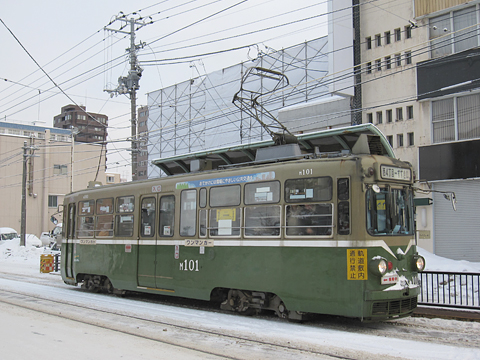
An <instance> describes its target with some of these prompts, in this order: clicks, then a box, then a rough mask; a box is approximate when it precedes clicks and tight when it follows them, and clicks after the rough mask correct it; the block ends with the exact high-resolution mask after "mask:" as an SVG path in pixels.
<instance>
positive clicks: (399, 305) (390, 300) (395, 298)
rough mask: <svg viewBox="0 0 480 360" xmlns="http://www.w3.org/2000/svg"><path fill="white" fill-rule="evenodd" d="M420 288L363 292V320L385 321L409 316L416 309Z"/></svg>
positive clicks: (406, 287)
mask: <svg viewBox="0 0 480 360" xmlns="http://www.w3.org/2000/svg"><path fill="white" fill-rule="evenodd" d="M420 290H421V287H420V286H414V287H409V286H405V287H403V288H401V289H398V290H389V289H385V290H378V291H368V290H367V291H365V298H364V300H365V308H364V319H365V320H368V319H371V320H386V319H395V318H401V317H405V316H409V315H411V314H412V313H413V311H414V310H415V309H416V308H417V302H418V295H419V294H420Z"/></svg>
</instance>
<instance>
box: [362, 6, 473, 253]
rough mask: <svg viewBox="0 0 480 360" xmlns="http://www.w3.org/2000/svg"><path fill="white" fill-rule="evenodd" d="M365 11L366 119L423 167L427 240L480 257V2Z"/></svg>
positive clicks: (423, 239)
mask: <svg viewBox="0 0 480 360" xmlns="http://www.w3.org/2000/svg"><path fill="white" fill-rule="evenodd" d="M360 19H361V20H360V24H361V26H360V29H361V30H360V31H361V39H362V43H361V44H360V48H361V59H362V64H361V69H362V70H361V72H362V98H363V99H362V100H363V102H362V107H363V122H364V123H365V122H371V123H374V124H376V125H377V126H378V127H379V128H380V130H382V132H384V133H385V135H386V136H387V138H388V139H389V141H390V143H391V145H392V147H393V148H394V150H395V153H396V155H397V157H399V158H400V159H402V160H406V161H409V162H411V163H412V164H413V165H414V168H415V176H416V179H417V180H418V183H417V187H418V189H419V191H417V193H416V197H417V198H418V199H423V200H420V201H419V202H418V204H419V206H417V231H418V239H419V245H420V246H422V247H423V248H425V249H427V250H429V251H431V252H433V253H435V254H437V255H440V256H444V257H449V258H453V259H458V260H470V261H480V246H479V245H480V236H479V235H478V234H480V222H479V221H478V219H477V216H476V209H477V208H478V203H479V202H480V180H479V178H480V174H479V171H478V165H479V164H478V163H479V161H478V160H477V158H478V155H476V154H478V151H479V150H480V148H479V147H478V144H479V140H478V139H479V138H480V82H479V80H478V79H479V78H480V76H479V75H480V66H479V65H480V63H479V60H480V56H479V55H478V48H479V46H480V38H479V30H480V29H479V23H480V8H479V1H477V0H475V1H459V0H445V1H434V0H414V1H396V2H391V1H386V0H379V1H376V2H374V3H372V2H369V1H365V2H360ZM455 200H456V210H455V209H454V205H455Z"/></svg>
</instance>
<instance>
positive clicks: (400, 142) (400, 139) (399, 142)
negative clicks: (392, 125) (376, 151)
mask: <svg viewBox="0 0 480 360" xmlns="http://www.w3.org/2000/svg"><path fill="white" fill-rule="evenodd" d="M397 147H403V134H397Z"/></svg>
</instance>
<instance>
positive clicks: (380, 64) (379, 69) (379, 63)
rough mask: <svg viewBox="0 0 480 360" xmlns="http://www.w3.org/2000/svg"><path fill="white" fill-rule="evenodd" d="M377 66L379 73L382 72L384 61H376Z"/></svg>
mask: <svg viewBox="0 0 480 360" xmlns="http://www.w3.org/2000/svg"><path fill="white" fill-rule="evenodd" d="M375 66H376V68H377V71H382V60H381V59H377V60H375Z"/></svg>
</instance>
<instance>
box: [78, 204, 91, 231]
mask: <svg viewBox="0 0 480 360" xmlns="http://www.w3.org/2000/svg"><path fill="white" fill-rule="evenodd" d="M78 209H79V213H78V214H77V237H78V238H80V237H88V238H93V234H94V228H95V217H94V214H95V200H94V199H89V200H83V201H79V202H78Z"/></svg>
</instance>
